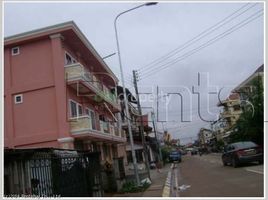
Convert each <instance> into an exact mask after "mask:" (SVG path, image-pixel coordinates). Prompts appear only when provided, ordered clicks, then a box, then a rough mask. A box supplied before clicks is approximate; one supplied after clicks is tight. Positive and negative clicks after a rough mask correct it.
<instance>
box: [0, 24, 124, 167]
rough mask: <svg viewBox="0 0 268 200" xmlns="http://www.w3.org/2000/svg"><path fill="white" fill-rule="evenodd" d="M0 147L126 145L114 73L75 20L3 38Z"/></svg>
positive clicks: (105, 153) (113, 151) (113, 150)
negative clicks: (1, 131)
mask: <svg viewBox="0 0 268 200" xmlns="http://www.w3.org/2000/svg"><path fill="white" fill-rule="evenodd" d="M4 77H5V80H4V84H5V86H4V108H5V111H4V117H5V118H4V125H5V126H4V146H5V148H32V147H53V148H62V149H76V150H90V151H92V152H94V151H99V152H101V160H102V161H103V162H105V161H109V162H112V160H113V158H114V157H120V156H121V155H120V154H121V152H123V150H124V149H121V148H122V147H121V146H120V145H122V144H124V143H125V142H126V137H125V135H124V134H122V131H121V128H120V114H119V113H120V109H121V108H120V104H119V101H118V99H117V94H116V92H114V90H113V89H114V88H116V86H117V84H118V79H117V77H116V76H115V75H114V74H113V72H112V71H111V69H110V68H109V67H108V66H107V65H106V64H105V62H104V61H103V59H102V58H101V57H100V55H99V54H98V53H97V52H96V50H95V49H94V48H93V46H92V45H91V44H90V42H89V41H88V40H87V38H86V37H85V36H84V35H83V33H82V32H81V31H80V30H79V28H78V27H77V26H76V24H75V23H74V22H66V23H63V24H58V25H55V26H50V27H46V28H42V29H38V30H34V31H30V32H26V33H22V34H18V35H14V36H11V37H7V38H5V41H4Z"/></svg>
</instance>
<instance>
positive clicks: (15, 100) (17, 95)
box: [14, 94, 23, 104]
mask: <svg viewBox="0 0 268 200" xmlns="http://www.w3.org/2000/svg"><path fill="white" fill-rule="evenodd" d="M17 97H20V99H21V101H17ZM14 103H15V104H21V103H23V94H16V95H14Z"/></svg>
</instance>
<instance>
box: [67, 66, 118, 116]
mask: <svg viewBox="0 0 268 200" xmlns="http://www.w3.org/2000/svg"><path fill="white" fill-rule="evenodd" d="M65 77H66V81H67V84H68V85H71V86H73V88H74V89H76V90H78V92H79V94H80V95H85V96H86V95H89V96H94V97H93V99H94V100H95V101H97V102H100V101H102V100H104V101H106V102H107V103H108V104H110V105H111V106H112V107H113V108H115V109H116V111H120V106H119V104H118V101H117V98H116V96H115V95H114V94H112V93H111V92H110V91H109V89H108V88H106V87H105V86H104V85H102V84H101V83H100V82H99V81H98V79H97V78H96V77H95V76H93V75H92V74H91V73H90V72H89V71H87V70H86V68H85V67H84V66H83V65H81V64H80V63H74V64H70V65H66V66H65Z"/></svg>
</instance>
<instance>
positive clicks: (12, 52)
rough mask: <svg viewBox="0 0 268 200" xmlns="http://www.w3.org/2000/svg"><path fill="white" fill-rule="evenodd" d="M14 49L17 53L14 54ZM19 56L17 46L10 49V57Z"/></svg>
mask: <svg viewBox="0 0 268 200" xmlns="http://www.w3.org/2000/svg"><path fill="white" fill-rule="evenodd" d="M15 49H18V52H17V53H14V50H15ZM19 54H20V47H19V46H16V47H12V48H11V55H12V56H16V55H19Z"/></svg>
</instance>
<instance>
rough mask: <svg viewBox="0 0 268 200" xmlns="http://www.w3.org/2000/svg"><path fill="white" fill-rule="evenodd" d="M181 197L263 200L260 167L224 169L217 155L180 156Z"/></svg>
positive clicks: (179, 179) (179, 178) (249, 166)
mask: <svg viewBox="0 0 268 200" xmlns="http://www.w3.org/2000/svg"><path fill="white" fill-rule="evenodd" d="M177 169H178V185H179V186H182V185H185V186H189V185H190V187H189V188H187V189H185V190H182V191H179V196H181V197H263V166H260V165H247V166H244V167H239V168H233V167H231V166H226V167H224V166H223V165H222V163H221V161H220V156H219V155H207V156H205V155H204V156H201V157H200V156H198V155H196V156H188V155H187V156H184V157H183V161H182V163H180V164H178V168H177Z"/></svg>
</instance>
